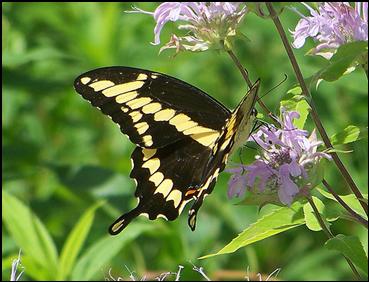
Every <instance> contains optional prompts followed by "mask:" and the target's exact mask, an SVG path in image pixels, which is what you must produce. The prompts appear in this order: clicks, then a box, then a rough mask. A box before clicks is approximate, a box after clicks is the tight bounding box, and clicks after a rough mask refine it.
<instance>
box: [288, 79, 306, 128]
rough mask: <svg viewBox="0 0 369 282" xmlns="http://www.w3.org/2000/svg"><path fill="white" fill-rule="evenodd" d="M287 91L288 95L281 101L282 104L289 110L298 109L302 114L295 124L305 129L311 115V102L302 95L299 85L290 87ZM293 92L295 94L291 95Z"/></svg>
mask: <svg viewBox="0 0 369 282" xmlns="http://www.w3.org/2000/svg"><path fill="white" fill-rule="evenodd" d="M287 93H288V95H287V96H286V97H285V98H284V99H283V100H282V101H281V106H282V107H284V108H285V109H286V110H287V111H296V112H298V113H299V114H300V118H298V119H295V120H294V121H293V124H294V125H295V126H296V127H297V128H299V129H303V128H304V125H305V122H306V119H307V117H308V115H309V110H310V106H309V103H308V102H307V101H306V99H305V97H304V96H302V95H301V88H300V87H299V86H296V87H294V88H292V89H290V90H289V91H288V92H287ZM294 93H296V94H294ZM291 94H294V95H293V96H292V97H291Z"/></svg>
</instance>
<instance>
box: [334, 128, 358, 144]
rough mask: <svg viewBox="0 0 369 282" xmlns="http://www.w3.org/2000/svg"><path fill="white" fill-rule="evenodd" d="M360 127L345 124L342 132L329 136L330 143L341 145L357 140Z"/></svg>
mask: <svg viewBox="0 0 369 282" xmlns="http://www.w3.org/2000/svg"><path fill="white" fill-rule="evenodd" d="M359 136H360V128H359V127H357V126H354V125H349V126H347V127H346V128H345V129H344V130H343V131H342V132H339V133H336V134H334V135H332V136H331V138H330V140H331V142H332V145H342V144H347V143H351V142H355V141H357V140H359Z"/></svg>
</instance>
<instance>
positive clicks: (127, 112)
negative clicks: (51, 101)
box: [74, 67, 259, 235]
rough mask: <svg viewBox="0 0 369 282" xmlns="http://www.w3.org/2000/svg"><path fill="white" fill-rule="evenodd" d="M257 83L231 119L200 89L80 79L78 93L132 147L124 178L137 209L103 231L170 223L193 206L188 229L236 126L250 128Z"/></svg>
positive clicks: (102, 77) (163, 80)
mask: <svg viewBox="0 0 369 282" xmlns="http://www.w3.org/2000/svg"><path fill="white" fill-rule="evenodd" d="M258 85H259V83H256V84H255V85H254V87H253V88H252V89H251V90H250V92H249V93H248V95H247V97H245V98H244V100H242V101H241V103H240V105H239V106H238V107H237V108H236V110H235V111H234V112H233V113H232V114H231V113H230V112H229V110H228V109H226V108H225V107H224V106H223V105H221V104H220V103H219V102H217V101H216V100H214V99H213V98H211V97H210V96H208V95H207V94H206V93H204V92H202V91H201V90H199V89H198V88H195V87H193V86H191V85H189V84H187V83H185V82H183V81H180V80H178V79H175V78H172V77H169V76H167V75H164V74H160V73H156V72H151V71H147V70H141V69H135V68H128V67H107V68H101V69H96V70H92V71H89V72H86V73H84V74H82V75H80V76H79V77H78V78H77V79H76V81H75V84H74V86H75V89H76V91H77V92H78V93H80V94H81V95H82V96H83V97H84V98H85V99H86V100H88V101H90V102H91V104H92V105H93V106H95V107H97V108H99V109H100V110H101V111H102V112H103V113H104V114H106V115H108V116H110V117H111V118H112V120H113V121H114V122H116V123H117V124H119V126H120V128H121V131H122V132H123V133H124V134H126V135H128V137H129V139H130V140H131V141H132V142H133V143H135V144H136V145H137V147H136V149H135V150H134V151H133V153H132V156H131V159H132V165H133V167H132V171H131V174H130V176H131V178H133V179H134V180H135V182H136V185H137V188H136V192H135V196H136V197H137V199H138V205H137V207H136V208H134V209H133V210H131V211H130V212H128V213H125V214H123V215H122V216H121V217H119V218H118V219H117V220H116V221H115V222H114V223H113V224H112V225H111V226H110V229H109V232H110V233H111V234H113V235H115V234H118V233H119V232H121V231H122V230H123V229H124V228H125V227H126V226H127V225H128V224H129V223H130V222H131V221H132V219H134V218H135V217H137V216H138V215H146V216H147V217H148V218H149V219H156V218H158V217H162V218H165V219H167V220H174V219H176V218H177V217H178V216H179V214H180V213H181V212H182V210H183V208H184V206H185V205H186V203H187V202H189V201H191V200H195V201H194V203H193V205H192V207H191V209H190V210H189V218H188V224H189V226H190V228H191V229H192V230H194V229H195V225H196V214H197V211H198V210H199V208H200V207H201V205H202V202H203V199H204V198H205V196H206V195H208V194H210V193H211V192H212V190H213V188H214V186H215V183H216V179H217V177H218V174H219V173H220V172H221V171H222V170H223V169H224V167H225V164H226V162H227V159H228V155H229V153H230V152H231V150H232V147H233V145H234V143H235V142H237V140H235V138H236V137H237V136H238V135H237V134H236V133H237V129H238V127H242V128H246V130H247V131H249V130H250V128H251V126H250V124H251V123H252V122H249V120H253V116H252V111H251V109H253V107H254V105H255V100H256V93H257V89H258ZM247 134H248V133H247ZM247 134H246V135H247ZM246 139H247V138H246Z"/></svg>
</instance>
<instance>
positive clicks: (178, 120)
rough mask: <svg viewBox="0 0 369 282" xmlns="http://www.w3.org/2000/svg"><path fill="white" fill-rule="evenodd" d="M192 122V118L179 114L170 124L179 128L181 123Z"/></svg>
mask: <svg viewBox="0 0 369 282" xmlns="http://www.w3.org/2000/svg"><path fill="white" fill-rule="evenodd" d="M189 120H191V118H190V117H189V116H187V115H185V114H179V115H176V116H174V117H173V118H171V119H170V121H169V124H171V125H174V126H177V125H180V124H181V123H185V122H186V121H189Z"/></svg>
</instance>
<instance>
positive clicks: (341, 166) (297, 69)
mask: <svg viewBox="0 0 369 282" xmlns="http://www.w3.org/2000/svg"><path fill="white" fill-rule="evenodd" d="M265 3H266V6H267V8H268V10H269V13H270V16H271V18H272V19H273V22H274V24H275V26H276V28H277V30H278V33H279V35H280V37H281V39H282V42H283V45H284V47H285V49H286V52H287V55H288V57H289V59H290V61H291V64H292V67H293V70H294V72H295V75H296V78H297V80H298V82H299V84H300V86H301V89H302V93H303V95H304V96H305V97H307V99H308V100H309V104H310V107H311V116H312V119H313V121H314V123H315V125H316V127H317V129H318V131H319V133H320V136H321V137H322V139H323V142H324V144H325V146H326V147H327V149H331V148H332V149H333V145H332V143H331V142H330V140H329V137H328V134H327V132H326V131H325V129H324V127H323V124H322V122H321V121H320V119H319V115H318V111H317V109H316V107H315V104H314V102H313V99H312V97H311V95H310V92H309V90H308V88H307V86H306V84H305V81H304V78H303V76H302V73H301V70H300V67H299V65H298V63H297V60H296V57H295V55H294V54H293V51H292V48H291V45H290V44H289V42H288V39H287V35H286V32H285V31H284V29H283V26H282V24H281V22H280V20H279V17H278V15H277V14H276V12H275V10H274V8H273V5H272V3H270V2H265ZM330 155H331V156H332V158H333V161H334V162H335V164H336V166H337V168H338V170H339V171H340V172H341V175H342V177H343V178H344V179H345V180H346V182H347V184H348V185H349V187H350V189H351V191H352V192H353V193H354V194H355V196H356V197H357V198H358V199H359V201H360V199H363V195H362V194H361V192H360V190H359V188H358V187H357V186H356V184H355V182H354V180H353V179H352V177H351V175H350V173H349V172H348V171H347V169H346V167H345V166H344V164H343V163H342V161H341V159H340V158H339V157H338V155H337V153H335V152H331V153H330ZM360 204H361V206H362V207H363V209H364V211H365V213H366V214H368V205H367V204H366V203H365V202H364V201H360Z"/></svg>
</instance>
